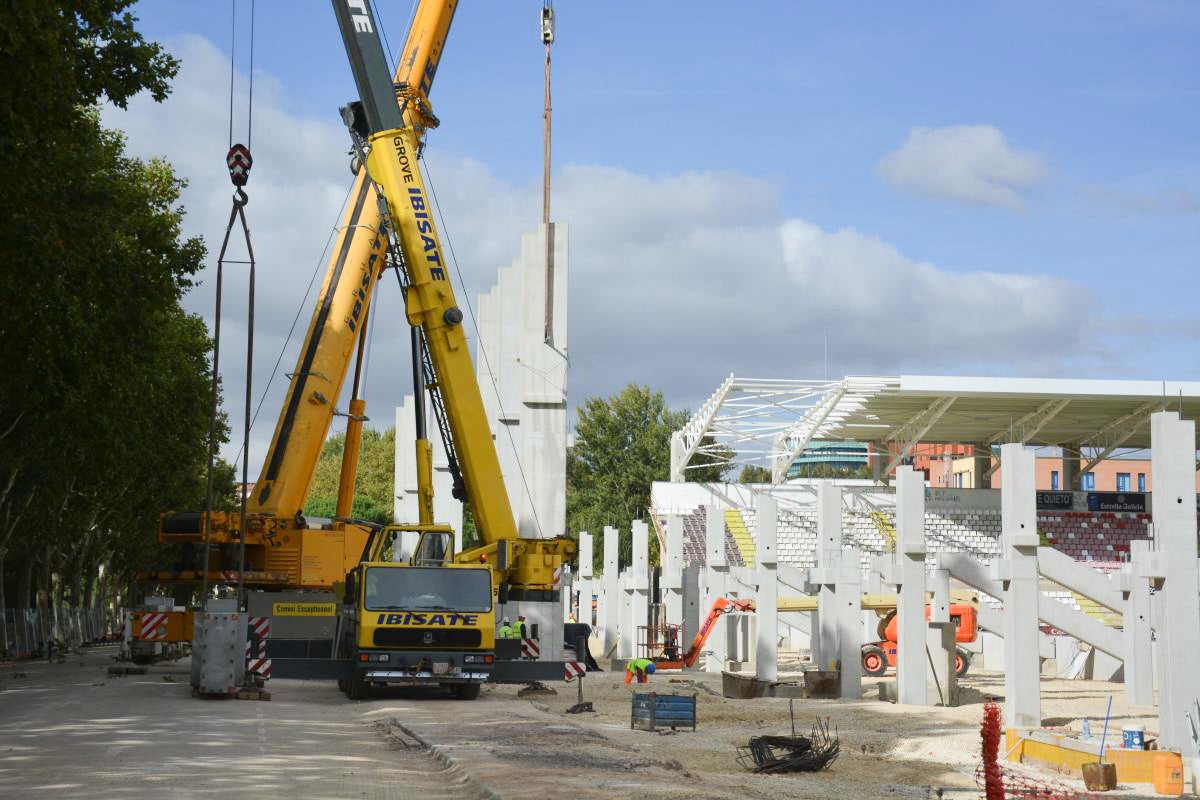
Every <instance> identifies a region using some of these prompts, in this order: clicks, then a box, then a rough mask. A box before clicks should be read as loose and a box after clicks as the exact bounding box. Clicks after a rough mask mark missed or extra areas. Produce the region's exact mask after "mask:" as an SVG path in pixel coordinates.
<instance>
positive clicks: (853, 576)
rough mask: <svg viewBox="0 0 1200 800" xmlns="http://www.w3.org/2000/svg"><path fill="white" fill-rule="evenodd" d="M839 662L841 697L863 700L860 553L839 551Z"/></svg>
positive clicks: (851, 549) (854, 548)
mask: <svg viewBox="0 0 1200 800" xmlns="http://www.w3.org/2000/svg"><path fill="white" fill-rule="evenodd" d="M836 596H837V623H838V634H837V641H838V648H839V649H838V661H839V662H840V664H841V676H840V684H841V686H840V691H841V696H842V697H844V698H849V699H858V698H860V697H862V600H861V598H862V551H861V550H859V549H858V548H857V547H851V548H849V549H848V550H843V551H842V552H841V563H840V564H839V565H838V581H837V591H836Z"/></svg>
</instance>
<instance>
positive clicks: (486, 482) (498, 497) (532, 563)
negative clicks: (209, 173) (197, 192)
mask: <svg viewBox="0 0 1200 800" xmlns="http://www.w3.org/2000/svg"><path fill="white" fill-rule="evenodd" d="M333 7H334V12H335V15H336V17H337V21H338V27H339V28H340V29H341V33H342V40H343V42H344V43H345V46H346V54H347V56H348V58H349V61H350V67H351V71H352V72H353V74H354V80H355V84H356V86H357V88H358V94H359V98H360V99H359V100H358V101H356V102H353V103H351V104H350V105H349V106H347V107H346V108H344V109H342V116H343V119H344V120H345V122H346V124H347V126H348V127H349V129H350V132H351V137H352V139H353V142H354V147H355V151H356V152H357V153H358V156H359V158H360V160H361V161H362V163H363V164H364V165H365V166H366V170H367V173H368V176H369V178H370V180H371V181H372V182H373V184H374V187H375V193H376V195H377V196H378V197H379V198H380V204H381V209H382V210H381V216H382V217H383V218H384V220H385V225H384V229H385V230H386V232H387V236H388V239H389V243H390V245H391V246H392V250H391V253H392V256H393V257H392V261H393V263H394V264H395V265H396V267H397V273H396V274H397V277H398V278H399V279H400V281H401V284H402V286H403V288H404V297H405V301H404V302H405V313H406V316H407V318H408V321H409V324H410V325H412V326H413V332H414V334H413V341H414V347H413V363H414V376H415V383H416V385H417V389H418V392H417V396H418V398H420V397H421V396H422V392H421V391H420V390H421V389H422V388H424V389H425V390H426V391H428V393H429V394H430V397H431V399H432V400H433V403H432V405H433V407H434V409H435V416H437V417H438V421H439V424H440V425H441V426H442V427H443V434H444V436H443V438H444V443H445V445H446V450H447V454H448V456H449V461H450V463H451V464H457V465H458V467H459V476H460V479H461V484H460V488H461V490H462V494H463V496H464V497H465V499H466V500H467V501H468V502H469V503H470V506H471V510H472V511H473V512H474V515H475V520H476V529H477V533H478V537H479V540H480V544H479V545H478V546H476V547H473V548H470V549H468V550H466V551H464V552H462V553H454V552H453V545H452V541H453V539H452V536H451V532H450V531H449V529H448V528H446V527H445V526H440V525H436V524H433V493H432V480H431V476H432V460H431V455H430V446H429V442H428V440H427V439H426V437H425V431H424V422H423V410H422V409H421V406H422V402H421V400H420V399H418V401H417V404H416V406H417V409H418V414H417V443H416V447H417V464H418V475H419V486H420V521H419V522H418V523H417V524H415V525H402V526H387V527H385V528H384V529H382V530H381V531H378V532H376V533H373V534H372V536H371V538H370V540H369V541H368V543H367V547H366V550H365V553H364V557H363V561H362V563H360V564H359V565H358V566H357V567H356V568H355V569H354V570H353V571H352V572H351V573H350V575H349V576H348V577H347V581H346V594H345V599H344V611H343V618H344V620H345V623H346V624H345V625H344V627H343V632H344V633H343V637H342V639H341V641H340V642H339V655H341V656H343V657H346V658H347V659H348V660H349V668H350V674H349V675H348V676H346V677H344V678H343V679H342V680H343V684H342V685H343V686H344V687H345V688H346V689H347V692H348V694H350V696H351V697H355V696H358V695H360V694H361V693H362V692H363V691H364V690H365V689H366V687H367V686H368V685H370V684H373V683H374V684H379V683H395V682H401V683H414V682H416V683H420V682H432V683H438V682H445V678H446V676H447V675H450V676H453V677H454V678H455V679H456V681H457V684H456V685H457V690H458V694H459V696H460V697H468V698H469V697H474V696H476V695H477V694H478V682H479V681H480V680H483V679H487V678H489V677H493V678H494V677H495V673H494V672H493V671H492V670H489V669H486V666H488V665H490V661H495V660H496V659H495V654H493V655H492V656H491V658H490V659H489V657H488V655H487V654H486V653H483V652H482V651H485V650H487V649H489V647H488V646H489V645H491V647H492V648H494V647H495V642H494V630H492V629H489V628H488V625H489V623H490V624H491V625H492V626H493V628H494V616H493V617H492V618H491V619H490V620H489V619H488V617H487V616H486V614H487V613H488V612H492V608H491V603H490V602H489V603H487V604H486V607H485V604H484V603H483V602H481V596H480V595H479V593H478V589H477V588H475V584H476V582H477V580H478V579H477V577H476V576H475V575H472V574H471V573H474V572H477V571H478V570H479V568H480V567H481V566H486V568H487V569H488V570H489V571H490V573H491V579H492V583H491V586H494V587H495V594H494V596H493V595H492V592H491V591H490V588H491V587H489V591H488V593H487V600H488V601H492V600H495V601H498V602H499V603H507V602H511V601H517V602H539V601H553V600H554V599H555V598H556V596H557V591H556V589H555V572H556V571H557V570H558V569H559V568H560V567H561V565H562V563H563V561H564V560H565V559H567V558H569V557H570V556H571V555H572V554H573V553H574V550H575V545H574V542H572V541H571V540H569V539H566V538H557V539H521V538H519V537H518V535H517V529H516V523H515V521H514V519H513V514H512V509H511V507H510V506H509V502H508V494H507V492H506V491H505V488H504V480H503V475H502V473H501V471H500V462H499V459H498V458H497V455H496V448H495V445H494V444H493V440H492V435H491V430H490V428H489V426H488V422H487V417H486V414H485V412H484V406H483V398H482V396H481V395H480V391H479V384H478V383H477V381H476V379H475V370H474V367H473V365H472V363H471V357H470V353H469V350H468V348H467V338H466V335H465V333H464V332H463V329H462V322H463V313H462V311H461V310H460V309H459V307H458V305H457V303H456V301H455V297H454V290H453V287H452V285H451V282H450V275H449V268H450V265H449V264H448V263H447V261H446V258H445V255H444V251H443V249H442V245H441V241H440V238H439V235H438V231H437V225H436V224H435V222H434V219H433V217H434V211H433V206H432V203H431V202H430V198H429V194H428V192H427V190H426V187H425V181H424V178H423V177H422V175H421V169H420V162H419V157H420V137H419V132H418V131H417V130H415V128H414V126H413V125H411V124H408V123H407V122H406V119H405V115H404V106H406V105H407V102H406V101H405V98H404V97H403V96H401V97H400V104H397V102H396V101H397V91H396V87H395V86H394V85H393V84H392V82H391V81H390V80H389V79H388V71H387V66H386V64H387V62H386V58H385V55H384V51H383V45H382V43H381V41H380V38H379V33H378V28H377V25H376V21H375V19H374V15H373V14H372V11H371V7H370V3H369V2H368V1H367V0H333ZM438 409H441V411H440V412H438ZM406 531H411V532H415V533H417V534H418V535H419V537H420V538H419V540H418V541H417V543H416V546H415V549H414V551H413V553H412V555H411V556H410V558H409V559H408V561H407V563H403V562H400V563H398V562H397V561H396V560H395V552H396V548H397V547H398V546H399V543H400V542H401V540H402V536H403V534H404V533H405V532H406ZM389 551H390V552H389ZM386 554H390V555H391V556H392V558H391V559H385V558H384V556H385V555H386ZM386 597H395V598H399V600H398V602H397V603H396V604H395V605H393V606H388V605H387V604H386V603H385V602H384V601H383V600H381V598H386ZM372 603H374V605H372ZM555 623H557V620H552V621H551V622H550V624H555ZM489 640H490V641H489ZM418 641H420V642H423V643H424V645H425V646H426V647H431V646H434V645H438V644H439V643H442V644H444V645H446V646H445V647H443V648H441V652H440V653H429V654H424V653H421V652H419V648H418V647H417V643H418ZM399 645H407V647H401V646H399ZM455 648H457V649H458V650H459V652H458V653H454V652H452V651H453V650H455ZM466 649H472V650H473V651H474V652H466V651H465V650H466ZM481 656H482V659H481ZM516 664H519V662H512V661H509V662H508V664H507V665H508V666H509V669H508V670H507V671H503V670H501V667H502V666H504V665H503V664H502V663H500V662H497V663H496V664H495V665H494V666H495V669H496V671H502V672H504V674H503V677H504V678H505V679H513V680H528V679H534V678H539V677H561V675H562V672H561V669H562V667H561V664H557V663H554V662H552V664H550V665H545V666H548V667H549V668H550V670H552V671H551V672H549V673H546V672H543V671H538V670H536V669H535V668H533V667H532V665H527V667H526V668H525V669H513V667H514V666H515V665H516ZM555 671H557V674H555ZM452 685H455V683H454V682H452Z"/></svg>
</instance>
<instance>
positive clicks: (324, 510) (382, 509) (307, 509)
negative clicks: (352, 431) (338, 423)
mask: <svg viewBox="0 0 1200 800" xmlns="http://www.w3.org/2000/svg"><path fill="white" fill-rule="evenodd" d="M345 446H346V434H344V433H337V434H334V435H333V436H331V437H329V439H327V440H326V442H325V446H324V448H323V449H322V450H321V459H320V461H318V462H317V472H316V475H314V476H313V482H312V486H311V487H310V488H309V497H308V502H307V503H306V504H305V506H304V513H305V514H308V515H311V516H314V517H332V516H333V513H334V509H335V508H336V507H337V494H338V481H339V480H340V479H341V470H342V450H343V449H344V448H345ZM395 487H396V429H395V428H388V429H387V430H386V431H377V430H375V429H374V428H363V432H362V447H361V449H360V450H359V453H358V480H357V481H356V482H355V489H354V504H353V508H354V511H353V513H352V516H354V517H357V518H358V519H368V520H371V521H372V522H378V523H380V524H383V523H387V522H391V521H392V510H393V508H394V504H395V496H396V490H395Z"/></svg>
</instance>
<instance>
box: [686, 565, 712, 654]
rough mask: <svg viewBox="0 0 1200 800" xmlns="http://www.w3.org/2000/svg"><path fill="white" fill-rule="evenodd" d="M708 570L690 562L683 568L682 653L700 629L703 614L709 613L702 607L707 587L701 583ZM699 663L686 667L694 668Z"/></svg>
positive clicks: (689, 645)
mask: <svg viewBox="0 0 1200 800" xmlns="http://www.w3.org/2000/svg"><path fill="white" fill-rule="evenodd" d="M706 571H707V570H706V569H705V568H704V567H703V566H701V565H699V564H689V565H688V566H686V567H684V568H683V622H682V624H681V625H680V628H679V647H680V655H682V654H683V653H686V652H687V650H688V648H689V647H691V646H692V642H693V641H695V639H696V634H697V633H698V632H699V631H700V622H701V620H702V619H703V616H702V615H703V614H706V613H708V612H707V610H704V609H703V608H702V606H703V604H704V597H705V591H706V587H704V586H702V585H701V576H702V575H703V574H704V573H705V572H706ZM696 666H697V665H695V664H694V665H692V666H691V667H685V668H684V669H688V670H692V669H695V668H696Z"/></svg>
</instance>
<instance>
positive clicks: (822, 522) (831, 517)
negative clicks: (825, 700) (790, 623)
mask: <svg viewBox="0 0 1200 800" xmlns="http://www.w3.org/2000/svg"><path fill="white" fill-rule="evenodd" d="M841 558H842V489H841V487H840V486H835V485H834V483H833V481H822V482H821V483H819V484H818V485H817V566H818V567H819V572H818V574H816V575H814V576H813V577H814V578H816V580H811V581H810V582H811V583H813V584H816V586H817V587H818V588H817V613H816V616H815V618H814V620H813V625H812V628H811V630H812V637H811V638H812V641H811V642H810V645H811V648H812V661H813V663H814V664H816V665H817V666H819V667H820V668H821V669H828V668H829V664H830V662H831V661H833V660H835V659H837V658H838V653H839V647H838V610H837V609H838V605H837V596H836V588H835V587H836V581H837V579H838V576H839V569H840V567H839V564H840V563H841Z"/></svg>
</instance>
